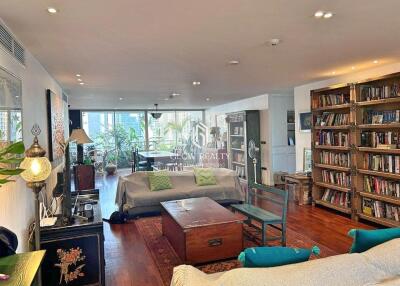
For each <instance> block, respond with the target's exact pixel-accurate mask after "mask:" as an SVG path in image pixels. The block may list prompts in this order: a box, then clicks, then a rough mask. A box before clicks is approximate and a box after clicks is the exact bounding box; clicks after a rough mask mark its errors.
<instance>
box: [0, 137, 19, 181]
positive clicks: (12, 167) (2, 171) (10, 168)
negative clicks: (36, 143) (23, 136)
mask: <svg viewBox="0 0 400 286" xmlns="http://www.w3.org/2000/svg"><path fill="white" fill-rule="evenodd" d="M24 151H25V146H24V143H23V142H21V141H20V142H16V143H13V144H11V145H9V146H7V147H5V148H2V149H0V187H1V186H2V185H4V184H7V183H9V182H13V181H14V180H12V179H11V177H12V176H16V175H19V174H21V173H22V172H23V171H24V170H23V169H20V168H19V164H20V163H21V162H22V161H23V160H24V158H22V157H21V155H22V154H23V153H24Z"/></svg>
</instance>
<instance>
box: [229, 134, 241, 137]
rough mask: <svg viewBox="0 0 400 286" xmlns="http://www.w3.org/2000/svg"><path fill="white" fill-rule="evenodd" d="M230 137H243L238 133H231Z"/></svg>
mask: <svg viewBox="0 0 400 286" xmlns="http://www.w3.org/2000/svg"><path fill="white" fill-rule="evenodd" d="M230 136H231V137H244V135H239V134H231V135H230Z"/></svg>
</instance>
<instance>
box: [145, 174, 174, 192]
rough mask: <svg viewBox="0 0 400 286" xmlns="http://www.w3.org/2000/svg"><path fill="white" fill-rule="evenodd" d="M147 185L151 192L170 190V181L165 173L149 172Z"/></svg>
mask: <svg viewBox="0 0 400 286" xmlns="http://www.w3.org/2000/svg"><path fill="white" fill-rule="evenodd" d="M148 177H149V184H150V190H151V191H160V190H166V189H172V183H171V179H170V177H169V176H168V174H167V172H165V171H157V172H149V173H148Z"/></svg>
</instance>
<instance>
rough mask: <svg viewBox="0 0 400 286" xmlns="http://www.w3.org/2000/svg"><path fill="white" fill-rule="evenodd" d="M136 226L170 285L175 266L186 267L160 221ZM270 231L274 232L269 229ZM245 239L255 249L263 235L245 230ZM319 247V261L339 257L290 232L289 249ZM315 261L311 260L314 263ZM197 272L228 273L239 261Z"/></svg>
mask: <svg viewBox="0 0 400 286" xmlns="http://www.w3.org/2000/svg"><path fill="white" fill-rule="evenodd" d="M135 224H136V227H137V229H138V230H139V233H140V234H141V235H142V237H143V239H144V241H145V242H146V246H147V248H148V250H149V252H150V254H151V256H152V258H153V260H154V262H155V264H156V265H157V267H158V270H159V272H160V275H161V278H162V280H163V283H164V285H165V286H168V285H170V282H171V278H172V271H173V268H174V267H175V266H178V265H180V264H183V262H182V260H181V259H180V258H179V257H178V255H177V254H176V252H175V250H174V249H173V248H172V246H171V245H170V243H169V241H168V239H167V238H166V237H164V236H163V235H162V227H161V217H160V216H158V217H147V218H140V219H137V220H135ZM270 229H271V228H270ZM244 232H245V239H244V246H245V247H252V246H256V243H257V242H258V241H259V240H260V236H261V234H260V233H259V232H257V231H255V230H254V229H253V228H250V227H247V226H245V228H244ZM270 234H272V235H277V234H278V232H277V231H271V232H270V233H269V235H270ZM268 245H279V242H278V241H276V242H269V243H268ZM314 245H316V246H318V247H319V248H320V249H321V255H320V257H327V256H332V255H336V254H338V253H336V252H335V251H333V250H331V249H329V248H328V247H326V246H323V245H321V244H319V243H316V242H315V241H313V240H311V239H310V238H308V237H306V236H304V235H302V234H300V233H298V232H296V231H294V230H292V229H290V228H287V246H289V247H299V248H311V247H312V246H314ZM315 258H316V257H314V256H312V257H311V259H315ZM196 267H197V268H198V269H200V270H202V271H203V272H205V273H216V272H221V271H227V270H231V269H234V268H238V267H240V264H239V263H238V262H237V260H236V259H230V260H225V261H219V262H214V263H208V264H204V265H200V266H196Z"/></svg>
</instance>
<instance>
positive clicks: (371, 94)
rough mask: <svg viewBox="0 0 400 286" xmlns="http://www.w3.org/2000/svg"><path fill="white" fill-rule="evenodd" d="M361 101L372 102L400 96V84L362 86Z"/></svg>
mask: <svg viewBox="0 0 400 286" xmlns="http://www.w3.org/2000/svg"><path fill="white" fill-rule="evenodd" d="M360 91H361V100H362V101H370V100H377V99H384V98H391V97H397V96H400V89H399V85H398V84H393V85H384V86H367V85H362V86H360Z"/></svg>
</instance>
